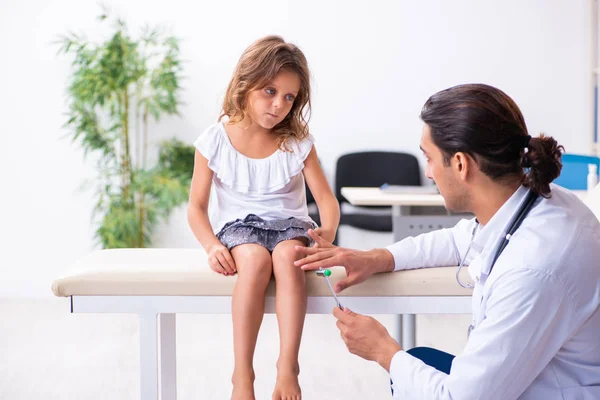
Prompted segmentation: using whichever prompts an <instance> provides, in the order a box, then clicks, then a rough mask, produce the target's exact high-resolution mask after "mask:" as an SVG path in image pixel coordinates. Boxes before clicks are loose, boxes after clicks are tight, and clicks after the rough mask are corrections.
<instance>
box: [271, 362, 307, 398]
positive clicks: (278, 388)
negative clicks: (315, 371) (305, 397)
mask: <svg viewBox="0 0 600 400" xmlns="http://www.w3.org/2000/svg"><path fill="white" fill-rule="evenodd" d="M299 372H300V370H299V367H298V365H297V364H296V366H294V367H292V368H289V367H287V368H280V367H277V381H276V382H275V389H274V390H273V400H301V399H302V392H301V390H300V384H299V383H298V374H299Z"/></svg>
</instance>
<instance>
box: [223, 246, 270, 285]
mask: <svg viewBox="0 0 600 400" xmlns="http://www.w3.org/2000/svg"><path fill="white" fill-rule="evenodd" d="M231 255H232V257H233V260H234V262H235V265H236V268H237V270H238V274H239V275H240V276H244V275H251V276H255V277H258V276H263V277H265V278H267V279H268V278H270V277H271V273H272V272H273V263H272V260H271V254H270V253H269V251H268V250H267V249H265V248H264V247H262V246H259V245H256V244H242V245H239V246H236V247H234V248H233V249H231Z"/></svg>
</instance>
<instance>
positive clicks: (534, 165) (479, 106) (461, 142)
mask: <svg viewBox="0 0 600 400" xmlns="http://www.w3.org/2000/svg"><path fill="white" fill-rule="evenodd" d="M420 118H421V119H422V120H423V122H425V123H426V124H427V125H428V126H429V129H430V132H431V139H432V140H433V143H434V144H435V145H436V146H437V147H438V148H439V149H440V150H441V152H442V154H443V156H444V165H446V166H448V165H450V159H451V158H452V156H453V155H454V154H456V153H458V152H463V153H466V154H468V155H470V156H471V157H473V159H474V160H475V162H476V163H477V165H478V166H479V169H480V170H481V171H482V172H483V173H484V174H486V175H487V176H489V177H490V178H491V179H493V180H495V181H500V182H501V181H506V182H511V181H512V182H514V181H513V179H520V182H521V183H522V184H523V185H524V186H526V187H529V188H530V189H531V190H532V191H534V192H535V193H537V194H540V195H542V196H544V197H549V196H550V183H551V182H552V181H553V180H554V179H556V178H557V177H558V176H559V175H560V170H561V168H562V163H561V157H562V153H563V152H564V147H563V146H560V145H559V144H558V143H557V142H556V140H554V138H553V137H551V136H546V135H544V134H541V135H540V136H537V137H531V136H529V134H528V133H527V126H526V125H525V119H524V118H523V114H521V110H519V107H518V106H517V104H516V103H515V102H514V101H513V100H512V99H511V98H510V97H509V96H508V95H506V94H505V93H504V92H502V91H501V90H500V89H496V88H495V87H492V86H488V85H483V84H467V85H459V86H454V87H451V88H449V89H446V90H442V91H441V92H438V93H436V94H434V95H433V96H431V97H430V98H429V99H428V100H427V101H426V102H425V105H424V106H423V109H422V110H421V115H420Z"/></svg>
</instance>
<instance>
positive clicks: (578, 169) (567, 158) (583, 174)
mask: <svg viewBox="0 0 600 400" xmlns="http://www.w3.org/2000/svg"><path fill="white" fill-rule="evenodd" d="M562 163H563V167H562V170H561V172H560V176H559V177H558V178H556V179H555V180H554V183H556V184H557V185H560V186H562V187H565V188H567V189H570V190H587V176H588V164H596V165H597V166H598V171H600V158H598V157H594V156H584V155H581V154H563V156H562Z"/></svg>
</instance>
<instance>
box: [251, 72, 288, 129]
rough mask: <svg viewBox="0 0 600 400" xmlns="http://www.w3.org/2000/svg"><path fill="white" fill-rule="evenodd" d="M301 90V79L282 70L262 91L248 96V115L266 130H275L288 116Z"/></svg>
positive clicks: (259, 90)
mask: <svg viewBox="0 0 600 400" xmlns="http://www.w3.org/2000/svg"><path fill="white" fill-rule="evenodd" d="M299 90H300V77H299V76H298V74H296V73H295V72H292V71H287V70H281V71H279V73H278V74H277V75H276V76H275V78H274V79H273V80H272V81H271V82H269V83H268V84H267V86H265V87H264V88H262V89H256V90H253V91H251V92H250V93H249V94H248V113H249V114H250V117H251V118H252V121H253V122H254V123H256V124H258V125H260V126H261V127H263V128H264V129H273V128H274V127H275V126H276V125H277V124H279V123H280V122H281V121H283V119H284V118H285V117H286V116H287V115H288V113H289V112H290V110H291V109H292V106H293V105H294V100H295V99H296V96H297V95H298V91H299Z"/></svg>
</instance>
